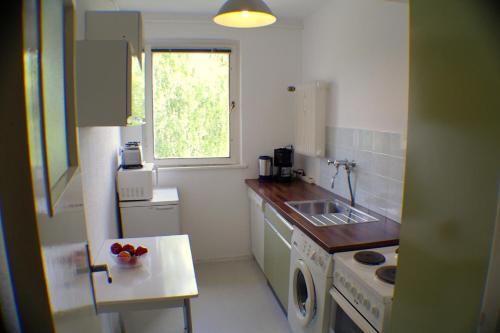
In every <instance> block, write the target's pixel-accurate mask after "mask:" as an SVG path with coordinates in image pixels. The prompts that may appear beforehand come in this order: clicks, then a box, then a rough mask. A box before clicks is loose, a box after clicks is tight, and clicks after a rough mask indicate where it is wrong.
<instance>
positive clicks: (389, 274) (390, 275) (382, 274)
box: [375, 266, 396, 284]
mask: <svg viewBox="0 0 500 333" xmlns="http://www.w3.org/2000/svg"><path fill="white" fill-rule="evenodd" d="M375 274H376V275H377V277H378V278H379V279H380V280H382V281H384V282H387V283H390V284H394V283H395V282H396V266H383V267H380V268H379V269H377V271H376V272H375Z"/></svg>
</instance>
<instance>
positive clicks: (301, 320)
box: [288, 228, 333, 333]
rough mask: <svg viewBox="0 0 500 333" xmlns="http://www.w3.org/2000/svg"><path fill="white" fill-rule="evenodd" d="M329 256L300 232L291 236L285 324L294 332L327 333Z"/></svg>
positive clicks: (330, 280)
mask: <svg viewBox="0 0 500 333" xmlns="http://www.w3.org/2000/svg"><path fill="white" fill-rule="evenodd" d="M332 271H333V261H332V255H331V254H329V253H328V252H326V251H325V250H324V249H323V248H321V247H320V246H319V245H318V244H316V243H315V242H314V241H313V240H311V239H310V238H309V237H308V236H306V235H305V234H304V233H303V232H302V231H301V230H299V229H298V228H295V229H294V231H293V235H292V249H291V257H290V283H289V293H288V322H289V323H290V327H291V328H292V331H293V332H294V333H327V332H328V321H329V315H330V298H329V294H328V292H329V289H330V287H331V286H332V283H333V277H332Z"/></svg>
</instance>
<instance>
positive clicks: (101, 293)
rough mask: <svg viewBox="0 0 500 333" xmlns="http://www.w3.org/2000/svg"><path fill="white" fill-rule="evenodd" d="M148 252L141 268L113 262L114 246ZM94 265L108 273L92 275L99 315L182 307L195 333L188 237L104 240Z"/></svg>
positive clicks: (189, 328) (195, 291)
mask: <svg viewBox="0 0 500 333" xmlns="http://www.w3.org/2000/svg"><path fill="white" fill-rule="evenodd" d="M115 242H119V243H121V244H122V245H125V244H132V245H134V246H135V247H137V246H139V245H141V246H144V247H147V248H148V253H147V255H146V257H144V259H143V260H144V262H143V263H142V265H141V267H137V268H122V267H120V266H118V265H117V263H116V262H115V261H114V259H113V258H112V255H111V252H110V246H111V244H113V243H115ZM94 264H98V265H100V264H106V265H107V266H108V269H109V271H110V275H111V277H112V279H113V282H112V283H108V280H107V276H106V273H105V272H100V273H95V274H92V276H93V282H94V294H95V303H96V309H97V313H106V312H125V311H137V310H151V309H158V308H168V307H183V308H184V321H185V324H186V330H187V332H188V333H191V332H192V322H191V306H190V299H191V298H193V297H196V296H198V286H197V284H196V276H195V272H194V266H193V258H192V255H191V248H190V245H189V238H188V236H187V235H176V236H161V237H143V238H123V239H108V240H105V241H104V243H103V245H102V247H101V249H100V250H99V254H98V255H97V260H96V261H95V263H94Z"/></svg>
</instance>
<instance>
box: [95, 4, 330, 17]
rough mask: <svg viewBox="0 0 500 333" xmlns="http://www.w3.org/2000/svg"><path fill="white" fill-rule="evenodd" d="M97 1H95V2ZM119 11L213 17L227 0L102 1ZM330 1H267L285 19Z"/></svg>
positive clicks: (309, 11)
mask: <svg viewBox="0 0 500 333" xmlns="http://www.w3.org/2000/svg"><path fill="white" fill-rule="evenodd" d="M94 1H95V0H94ZM101 1H103V2H111V3H112V4H114V7H116V9H118V10H140V11H142V12H156V13H159V12H161V13H172V14H183V15H206V16H212V15H214V14H215V13H216V12H217V10H218V9H219V8H220V7H221V6H222V4H223V3H224V2H225V0H101ZM327 1H328V0H265V2H266V3H267V5H268V6H269V7H270V8H271V10H272V11H273V12H274V14H275V15H277V16H278V19H279V18H284V19H303V18H304V17H305V16H307V15H309V14H311V13H312V12H314V11H315V10H317V9H318V8H320V7H321V5H322V4H323V3H325V2H327Z"/></svg>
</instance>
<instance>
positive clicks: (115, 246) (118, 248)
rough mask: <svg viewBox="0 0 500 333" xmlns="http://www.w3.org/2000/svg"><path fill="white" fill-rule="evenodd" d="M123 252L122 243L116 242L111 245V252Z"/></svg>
mask: <svg viewBox="0 0 500 333" xmlns="http://www.w3.org/2000/svg"><path fill="white" fill-rule="evenodd" d="M120 252H122V245H121V244H120V243H114V244H113V245H111V253H113V254H118V253H120Z"/></svg>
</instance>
